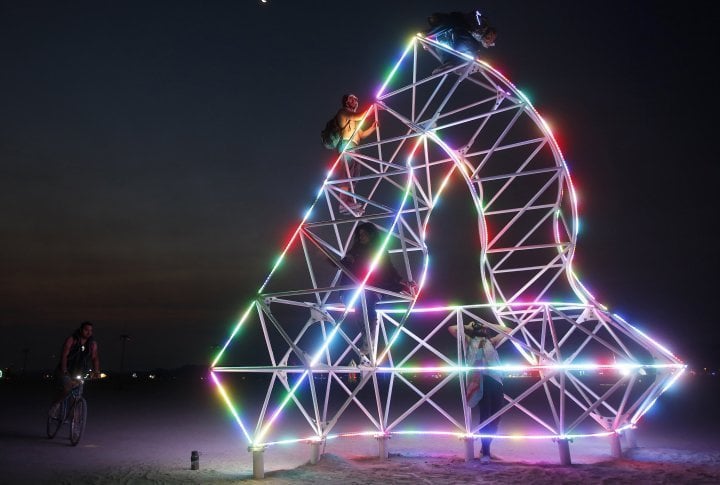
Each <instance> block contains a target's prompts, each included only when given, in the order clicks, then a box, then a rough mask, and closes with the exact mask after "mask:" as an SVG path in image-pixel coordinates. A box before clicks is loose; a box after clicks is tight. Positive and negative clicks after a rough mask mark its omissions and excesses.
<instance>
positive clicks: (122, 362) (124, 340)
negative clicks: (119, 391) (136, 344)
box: [120, 333, 130, 374]
mask: <svg viewBox="0 0 720 485" xmlns="http://www.w3.org/2000/svg"><path fill="white" fill-rule="evenodd" d="M120 340H122V349H121V350H120V373H121V374H122V373H123V372H125V344H126V343H127V341H128V340H130V335H127V334H125V333H124V334H122V335H120Z"/></svg>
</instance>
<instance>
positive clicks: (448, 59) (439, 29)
mask: <svg viewBox="0 0 720 485" xmlns="http://www.w3.org/2000/svg"><path fill="white" fill-rule="evenodd" d="M427 20H428V24H430V28H429V29H428V30H427V31H425V37H430V38H433V39H434V40H435V41H437V42H439V43H441V44H445V45H447V46H449V47H452V48H453V49H455V50H456V51H458V52H462V53H465V54H468V55H470V56H473V57H475V56H477V55H478V52H479V51H480V47H481V46H482V47H484V48H486V49H487V48H489V47H493V46H494V45H495V39H496V38H497V31H496V30H495V27H492V26H491V25H490V23H489V22H488V19H487V17H485V16H484V15H482V14H481V13H480V11H479V10H475V11H474V12H468V13H462V12H450V13H433V14H432V15H430V16H429V17H428V19H427ZM436 52H437V55H438V57H440V62H441V63H442V64H441V65H440V66H439V67H437V68H436V69H435V70H434V71H433V74H437V73H439V72H442V71H445V70H448V69H451V68H453V67H456V66H457V65H458V63H459V62H460V59H458V58H457V57H456V56H454V55H453V54H450V53H448V52H446V51H444V50H442V49H437V50H436Z"/></svg>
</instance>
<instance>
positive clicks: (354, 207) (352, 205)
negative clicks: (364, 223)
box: [338, 202, 365, 217]
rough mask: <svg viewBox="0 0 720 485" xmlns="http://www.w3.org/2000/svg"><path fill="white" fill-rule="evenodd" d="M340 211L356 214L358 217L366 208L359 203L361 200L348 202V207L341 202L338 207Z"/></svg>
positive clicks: (341, 212)
mask: <svg viewBox="0 0 720 485" xmlns="http://www.w3.org/2000/svg"><path fill="white" fill-rule="evenodd" d="M338 211H339V212H340V214H345V215H355V216H358V217H359V216H361V215H363V213H364V212H365V210H364V209H363V206H362V204H361V203H359V202H348V203H347V207H345V206H344V205H342V204H340V207H339V208H338Z"/></svg>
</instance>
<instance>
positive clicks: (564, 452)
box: [557, 439, 572, 466]
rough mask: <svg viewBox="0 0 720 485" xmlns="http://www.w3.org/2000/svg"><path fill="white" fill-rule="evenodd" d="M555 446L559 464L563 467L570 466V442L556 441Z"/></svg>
mask: <svg viewBox="0 0 720 485" xmlns="http://www.w3.org/2000/svg"><path fill="white" fill-rule="evenodd" d="M557 444H558V452H559V453H560V464H561V465H564V466H567V465H572V460H571V459H570V440H568V439H563V440H557Z"/></svg>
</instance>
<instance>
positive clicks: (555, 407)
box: [212, 35, 684, 476]
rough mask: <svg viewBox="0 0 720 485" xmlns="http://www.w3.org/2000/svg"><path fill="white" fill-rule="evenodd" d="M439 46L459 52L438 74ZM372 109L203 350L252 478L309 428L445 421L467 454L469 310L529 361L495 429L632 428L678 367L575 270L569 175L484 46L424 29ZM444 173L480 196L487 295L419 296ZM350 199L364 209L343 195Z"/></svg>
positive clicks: (512, 369)
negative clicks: (212, 347) (466, 300)
mask: <svg viewBox="0 0 720 485" xmlns="http://www.w3.org/2000/svg"><path fill="white" fill-rule="evenodd" d="M440 51H445V52H446V53H447V55H449V56H452V57H453V58H455V59H456V60H457V63H456V65H455V67H451V68H448V69H446V70H444V71H441V72H437V69H436V68H437V66H438V57H439V56H438V54H439V53H440ZM434 71H435V72H434ZM373 112H374V113H373ZM371 114H376V115H377V120H378V128H377V130H376V136H375V139H374V140H372V141H367V139H366V140H365V141H363V144H362V145H360V146H357V147H354V148H352V149H349V150H346V151H345V152H344V153H343V154H342V155H341V156H340V157H339V158H338V159H337V160H336V161H335V163H334V164H333V166H332V167H331V169H330V170H329V172H328V174H327V177H326V179H325V181H324V182H323V184H322V187H321V188H320V190H319V191H318V192H317V198H316V200H315V201H314V203H313V205H312V206H311V207H310V208H308V210H307V212H306V213H305V216H304V218H303V220H302V222H301V223H300V224H299V226H298V227H297V228H296V230H295V231H294V232H293V233H292V235H291V237H290V240H289V242H288V243H287V245H286V246H285V248H284V250H283V252H282V254H281V255H280V256H279V257H278V259H277V261H276V262H275V265H274V266H273V268H272V271H271V272H270V274H269V276H268V277H267V279H266V280H265V281H264V282H263V284H262V285H261V287H260V289H259V291H258V294H257V295H256V297H255V299H254V300H253V301H252V303H251V305H250V306H249V307H248V308H247V310H246V312H245V313H244V315H243V316H242V318H241V320H240V322H239V323H238V324H237V326H236V327H235V329H234V330H233V332H232V334H231V335H230V337H229V339H228V340H227V342H226V343H225V345H224V346H223V348H222V350H221V352H220V353H219V355H218V356H217V357H216V359H215V361H214V362H213V363H212V377H213V379H214V380H215V382H216V384H217V385H218V388H219V390H220V392H221V394H222V395H223V397H224V399H225V400H226V402H227V404H228V406H229V409H231V411H232V413H233V415H234V417H235V420H236V422H237V423H238V425H239V426H240V428H241V430H242V433H243V434H244V436H245V438H246V439H247V442H248V446H249V449H250V450H252V451H254V452H255V455H254V457H255V459H256V460H260V461H255V462H254V465H255V467H256V476H258V475H261V474H262V461H261V460H262V457H261V454H260V452H261V451H262V450H263V449H264V448H265V447H267V446H269V445H271V444H276V443H280V442H294V441H307V442H310V443H313V444H314V447H313V450H314V451H313V460H316V459H317V458H318V456H319V445H320V444H322V443H324V442H325V441H326V440H328V439H330V438H333V437H337V436H342V435H348V434H366V435H370V436H374V437H376V438H379V443H380V454H381V456H384V455H385V454H386V449H385V445H384V443H385V440H384V438H386V437H388V436H390V435H392V434H395V433H405V432H418V433H421V432H432V433H445V434H453V435H457V436H459V437H461V438H465V439H466V443H468V448H466V452H467V457H468V458H470V457H472V440H473V439H474V438H477V437H478V436H481V435H480V430H481V429H482V427H483V426H484V424H486V423H473V422H472V416H471V411H470V409H469V408H468V405H467V401H466V399H465V392H464V391H465V389H464V387H465V379H464V377H465V375H466V374H467V372H469V371H471V370H477V369H478V368H476V367H468V366H466V364H465V362H464V358H463V345H462V340H461V339H462V338H463V336H462V332H461V333H459V334H458V337H457V339H455V340H454V339H453V338H452V337H451V336H450V335H449V334H448V332H447V331H444V330H442V328H443V327H445V326H447V325H449V324H457V323H467V322H469V321H470V320H476V321H482V322H485V323H486V324H487V325H488V326H489V327H490V328H492V329H494V330H495V331H497V332H499V333H502V334H504V339H503V341H502V343H501V344H500V345H499V347H498V350H499V352H500V356H501V360H502V362H503V363H504V364H503V366H502V367H503V369H502V370H503V371H505V372H508V373H511V374H515V375H518V374H521V375H523V376H525V378H524V379H517V380H514V381H513V384H512V385H506V386H505V387H506V391H505V392H506V395H505V406H504V407H503V409H502V410H501V411H500V412H499V413H498V415H507V416H508V417H510V416H512V415H514V416H515V418H514V420H513V423H515V422H518V423H520V422H525V425H523V429H524V431H513V432H512V433H505V434H500V435H498V436H497V437H499V438H502V437H507V436H510V435H512V436H516V435H518V434H520V435H526V436H530V437H535V438H539V437H547V438H552V439H554V440H556V441H557V442H558V443H560V444H561V445H564V446H561V448H560V449H561V460H562V461H563V462H569V452H568V451H567V450H568V448H567V440H569V439H572V438H575V437H578V436H587V435H602V434H606V435H609V436H614V437H617V435H618V433H620V432H622V431H623V430H625V429H629V428H631V427H633V426H634V424H635V423H636V422H637V420H638V419H639V418H640V416H642V414H643V413H644V412H646V411H647V409H648V408H649V407H650V406H651V405H652V403H653V402H654V401H655V399H657V397H658V396H659V395H660V394H661V393H662V392H663V391H664V390H665V389H667V388H668V387H669V386H670V385H671V384H672V382H674V381H675V379H677V378H678V377H679V375H680V374H681V373H682V370H683V369H684V365H683V364H682V362H681V361H680V360H679V359H678V358H677V357H675V356H674V355H673V354H672V353H671V352H670V351H668V350H667V349H665V348H664V347H663V346H661V345H659V344H658V343H657V342H655V341H653V340H652V339H651V338H650V337H648V336H647V335H646V334H644V333H642V332H641V331H640V330H638V329H637V328H635V327H634V326H632V325H630V324H629V323H627V322H625V321H623V320H622V319H621V318H619V317H618V316H616V315H613V314H611V313H609V312H608V311H607V309H606V308H605V307H603V306H602V305H600V304H599V303H598V302H596V301H595V299H594V298H593V297H592V295H590V294H589V292H588V291H586V289H585V288H584V287H583V286H582V285H581V283H580V281H579V280H578V278H577V277H576V276H575V274H574V273H573V269H572V260H573V253H574V250H575V246H576V241H577V228H578V222H577V203H576V198H575V193H574V189H573V186H572V182H571V179H570V174H569V171H568V168H567V166H566V164H565V161H564V158H563V155H562V153H561V151H560V148H559V147H558V144H557V143H556V141H555V139H554V138H553V135H552V133H551V131H550V128H549V127H548V125H547V124H546V123H545V121H544V120H543V119H542V117H541V116H540V115H539V114H538V113H537V111H536V110H535V109H534V108H533V106H532V105H531V103H530V102H529V100H528V99H527V98H526V97H525V96H524V95H523V93H522V92H520V91H519V90H518V89H517V88H516V87H515V86H514V85H513V84H512V83H510V82H509V81H508V80H507V79H506V78H505V77H504V76H503V75H502V74H501V73H499V72H498V71H497V70H495V69H494V68H492V67H491V66H490V65H488V64H487V63H485V62H483V61H482V60H479V59H474V58H472V57H470V56H467V55H465V54H463V53H460V52H457V51H454V50H453V49H451V48H450V47H448V46H445V45H442V44H439V43H437V42H435V41H433V40H432V39H428V38H424V37H422V36H419V35H418V36H416V37H415V38H414V39H413V40H412V41H411V42H410V44H409V45H408V47H407V48H406V50H405V51H404V52H403V54H402V56H401V58H400V60H399V61H398V62H397V64H396V65H395V66H394V67H393V69H392V72H391V73H390V74H389V76H388V78H387V80H386V81H385V83H384V84H383V85H382V87H381V88H380V90H379V91H378V93H377V96H376V99H375V101H374V103H373V105H372V107H371V108H370V109H369V110H368V112H367V113H366V117H367V116H369V115H371ZM350 160H354V161H355V162H356V163H359V164H360V166H361V171H360V174H359V175H354V176H351V174H350V172H349V171H348V162H349V161H350ZM453 178H455V179H459V180H462V181H463V182H464V185H465V187H466V188H467V190H468V191H469V193H470V195H471V197H472V201H473V203H474V205H475V208H476V209H477V225H478V234H479V243H480V244H479V250H478V253H479V254H478V257H479V265H480V269H481V282H480V283H481V285H482V293H483V295H482V298H483V300H482V301H483V303H482V304H478V305H474V306H463V307H451V306H440V307H437V306H436V307H431V308H428V307H425V308H422V307H421V305H422V304H423V292H422V289H423V286H424V282H425V280H426V277H427V276H428V274H429V272H428V267H429V260H430V255H429V251H428V245H427V240H426V239H427V233H428V228H429V227H430V226H429V225H430V221H431V214H432V212H433V208H434V207H435V205H436V203H437V201H438V200H439V198H440V196H441V194H442V192H443V190H444V188H445V187H446V186H447V185H448V182H449V181H450V180H451V179H453ZM349 197H351V198H354V200H355V201H357V202H359V203H360V204H361V206H362V208H361V209H356V208H355V205H352V206H351V205H349V204H347V200H349V199H348V198H349ZM361 222H371V223H372V224H374V225H375V226H376V227H377V228H378V229H379V230H380V231H381V233H382V235H383V236H384V237H383V246H382V248H381V249H380V250H379V251H378V253H377V254H376V257H375V260H374V262H373V264H372V265H371V267H370V268H368V270H367V274H366V275H365V276H364V278H363V277H359V276H358V275H354V274H352V273H351V272H350V271H349V270H348V268H346V267H345V266H344V265H343V263H342V261H341V260H342V258H343V256H344V255H345V253H346V251H347V250H348V248H349V247H350V245H351V243H352V236H353V233H354V230H355V228H356V227H357V226H358V224H359V223H361ZM385 252H387V253H389V255H390V256H389V257H390V258H392V260H393V261H394V263H395V266H396V267H398V268H400V272H401V273H402V275H403V276H404V277H405V278H406V279H407V280H411V281H417V282H419V283H420V285H419V289H420V291H419V293H418V294H417V295H415V294H413V295H410V294H407V293H396V292H393V291H389V290H386V289H383V288H380V287H373V286H371V285H370V281H371V280H369V276H370V275H371V274H372V273H373V271H374V269H375V268H374V266H375V265H376V264H377V262H378V259H379V258H380V256H381V255H382V254H384V253H385ZM343 275H345V278H342V276H343ZM348 280H350V281H351V283H350V284H342V283H341V282H342V281H348ZM372 293H375V294H379V295H381V296H382V299H381V300H380V302H379V303H378V305H377V316H378V317H377V320H376V321H373V319H372V318H368V314H369V311H368V310H372V309H371V308H369V305H371V304H372V302H370V301H369V300H368V298H367V297H368V296H369V295H371V294H372ZM343 301H345V302H346V303H347V305H345V304H343ZM370 315H372V311H370ZM351 319H356V321H360V322H362V325H363V327H364V329H365V330H364V332H365V334H366V335H370V336H372V339H371V340H372V341H371V343H370V347H371V356H370V360H371V363H370V365H369V366H363V367H362V368H358V367H357V366H355V365H354V363H355V362H357V361H359V360H360V349H359V347H360V338H361V335H360V334H359V333H357V332H353V331H351V330H350V329H351V328H353V326H351V325H349V324H348V322H349V321H350V320H351ZM515 382H517V383H521V384H517V385H516V384H515ZM238 404H240V405H241V408H238ZM240 409H242V411H240ZM418 410H423V412H424V413H425V414H424V416H425V415H427V413H428V412H430V413H434V414H435V415H436V416H437V419H436V420H433V421H432V426H421V425H419V424H418V423H417V420H416V419H415V418H414V417H413V416H414V415H416V414H417V412H418ZM288 416H291V419H286V418H287V417H288ZM423 419H424V420H425V422H427V420H426V418H423ZM490 419H492V418H490ZM503 419H504V420H505V419H506V418H503ZM358 420H360V421H361V422H359V421H358ZM250 423H254V426H252V427H250ZM298 423H303V426H304V428H303V427H298ZM362 423H364V425H363V424H362ZM419 427H422V428H425V429H424V430H418V428H419ZM428 428H431V429H428ZM293 434H294V437H292V435H293Z"/></svg>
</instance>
